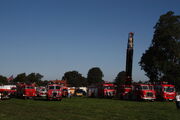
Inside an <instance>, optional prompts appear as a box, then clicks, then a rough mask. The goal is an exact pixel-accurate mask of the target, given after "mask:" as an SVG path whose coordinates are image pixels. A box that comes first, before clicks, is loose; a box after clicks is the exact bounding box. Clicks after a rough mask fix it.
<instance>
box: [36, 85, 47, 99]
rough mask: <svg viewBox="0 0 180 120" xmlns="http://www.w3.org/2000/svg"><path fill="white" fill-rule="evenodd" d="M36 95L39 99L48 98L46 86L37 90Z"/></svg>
mask: <svg viewBox="0 0 180 120" xmlns="http://www.w3.org/2000/svg"><path fill="white" fill-rule="evenodd" d="M36 95H37V97H46V95H47V89H46V87H44V86H40V87H37V88H36Z"/></svg>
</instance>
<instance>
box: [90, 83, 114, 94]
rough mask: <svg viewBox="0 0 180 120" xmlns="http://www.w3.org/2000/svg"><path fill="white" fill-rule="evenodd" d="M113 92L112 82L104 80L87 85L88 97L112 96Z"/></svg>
mask: <svg viewBox="0 0 180 120" xmlns="http://www.w3.org/2000/svg"><path fill="white" fill-rule="evenodd" d="M115 94H116V91H115V85H114V84H113V83H108V82H105V83H100V84H97V85H92V86H89V87H88V96H90V97H113V96H115Z"/></svg>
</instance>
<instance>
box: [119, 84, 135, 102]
mask: <svg viewBox="0 0 180 120" xmlns="http://www.w3.org/2000/svg"><path fill="white" fill-rule="evenodd" d="M132 88H133V85H120V86H118V87H117V95H118V97H120V98H121V99H131V95H132V94H131V93H132Z"/></svg>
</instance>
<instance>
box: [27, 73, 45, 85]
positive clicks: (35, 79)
mask: <svg viewBox="0 0 180 120" xmlns="http://www.w3.org/2000/svg"><path fill="white" fill-rule="evenodd" d="M42 78H43V75H41V74H39V73H31V74H29V75H28V76H27V81H26V82H27V83H36V84H40V83H41V79H42Z"/></svg>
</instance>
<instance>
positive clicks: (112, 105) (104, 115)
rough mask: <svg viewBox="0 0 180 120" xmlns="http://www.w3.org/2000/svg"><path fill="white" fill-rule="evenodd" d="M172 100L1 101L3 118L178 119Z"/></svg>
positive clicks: (73, 99) (66, 119)
mask: <svg viewBox="0 0 180 120" xmlns="http://www.w3.org/2000/svg"><path fill="white" fill-rule="evenodd" d="M179 118H180V110H177V109H176V107H175V104H174V103H173V102H134V101H122V100H112V99H96V98H76V97H75V98H71V99H68V98H66V99H63V100H62V101H61V102H60V101H43V100H23V99H11V100H3V101H0V120H145V119H146V120H179Z"/></svg>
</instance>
